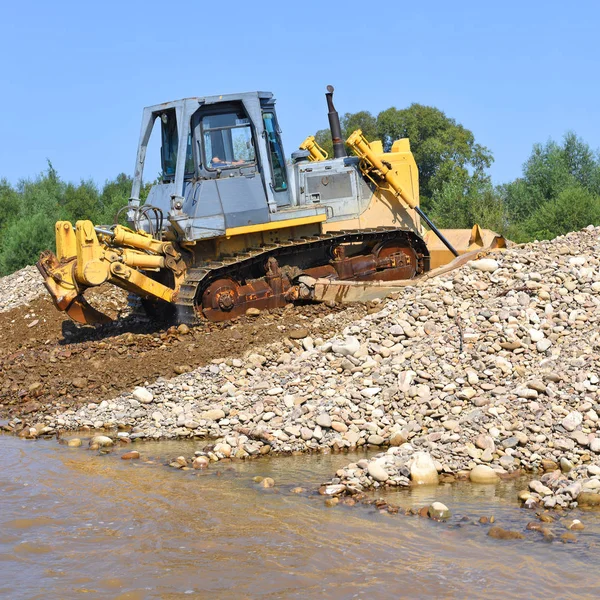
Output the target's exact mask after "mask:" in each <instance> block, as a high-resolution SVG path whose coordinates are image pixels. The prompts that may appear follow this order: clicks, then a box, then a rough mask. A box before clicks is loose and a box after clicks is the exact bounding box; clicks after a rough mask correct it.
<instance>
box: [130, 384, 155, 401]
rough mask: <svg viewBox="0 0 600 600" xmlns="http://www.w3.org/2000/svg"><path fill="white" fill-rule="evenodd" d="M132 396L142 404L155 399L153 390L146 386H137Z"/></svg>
mask: <svg viewBox="0 0 600 600" xmlns="http://www.w3.org/2000/svg"><path fill="white" fill-rule="evenodd" d="M132 396H133V397H134V398H135V399H136V400H137V401H138V402H141V403H142V404H150V402H152V400H153V399H154V395H153V394H152V392H151V391H150V390H148V389H146V388H145V387H136V388H134V389H133V392H132Z"/></svg>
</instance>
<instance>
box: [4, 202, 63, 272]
mask: <svg viewBox="0 0 600 600" xmlns="http://www.w3.org/2000/svg"><path fill="white" fill-rule="evenodd" d="M54 221H55V219H54V218H53V217H52V216H50V215H47V214H44V213H36V214H34V215H33V216H32V217H30V218H27V219H18V220H16V221H14V222H13V223H12V224H11V225H10V226H9V227H8V228H7V229H6V231H5V232H4V233H3V234H2V238H3V239H2V248H1V250H0V274H2V275H8V274H9V273H13V272H14V271H17V270H18V269H22V268H23V267H25V266H26V265H32V264H34V263H35V262H36V261H37V260H38V258H39V257H40V252H41V251H42V250H48V249H53V248H54Z"/></svg>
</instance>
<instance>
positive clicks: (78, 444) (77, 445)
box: [67, 438, 81, 448]
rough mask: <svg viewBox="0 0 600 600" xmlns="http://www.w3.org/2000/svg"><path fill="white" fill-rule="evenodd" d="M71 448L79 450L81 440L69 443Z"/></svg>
mask: <svg viewBox="0 0 600 600" xmlns="http://www.w3.org/2000/svg"><path fill="white" fill-rule="evenodd" d="M67 446H68V447H69V448H79V447H80V446H81V440H80V439H79V438H72V439H70V440H69V441H68V442H67Z"/></svg>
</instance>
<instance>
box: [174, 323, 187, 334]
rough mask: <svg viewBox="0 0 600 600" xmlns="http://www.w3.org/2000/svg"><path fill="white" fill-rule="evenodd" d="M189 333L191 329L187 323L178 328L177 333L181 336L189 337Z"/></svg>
mask: <svg viewBox="0 0 600 600" xmlns="http://www.w3.org/2000/svg"><path fill="white" fill-rule="evenodd" d="M189 332H190V328H189V327H188V326H187V325H186V324H185V323H181V324H180V325H178V326H177V333H178V334H179V335H187V334H188V333H189Z"/></svg>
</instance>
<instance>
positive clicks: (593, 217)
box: [525, 185, 600, 240]
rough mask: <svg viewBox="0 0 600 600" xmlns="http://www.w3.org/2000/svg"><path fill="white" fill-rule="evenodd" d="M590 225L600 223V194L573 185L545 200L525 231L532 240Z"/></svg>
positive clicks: (547, 237)
mask: <svg viewBox="0 0 600 600" xmlns="http://www.w3.org/2000/svg"><path fill="white" fill-rule="evenodd" d="M588 225H600V197H598V196H596V195H594V194H592V193H591V192H590V191H589V190H586V189H585V188H584V187H583V186H581V185H573V186H571V187H567V188H565V189H563V190H562V191H561V192H560V193H559V194H558V196H557V198H556V199H555V200H550V201H549V202H546V203H544V204H543V205H542V206H541V207H540V208H539V209H538V210H537V211H536V212H535V213H534V214H533V215H532V216H531V217H530V219H529V220H528V222H527V223H526V224H525V232H526V233H527V237H529V239H540V240H541V239H551V238H553V237H556V236H557V235H564V234H565V233H569V231H577V230H579V229H583V228H584V227H587V226H588Z"/></svg>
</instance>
